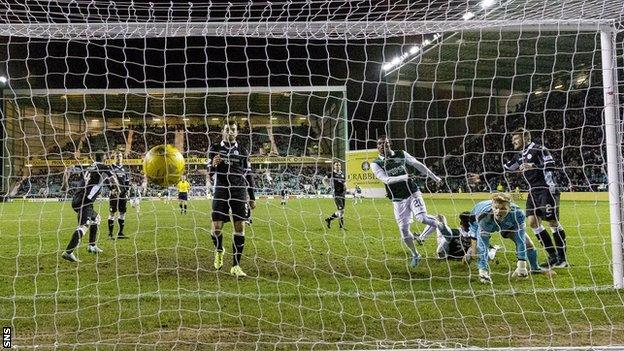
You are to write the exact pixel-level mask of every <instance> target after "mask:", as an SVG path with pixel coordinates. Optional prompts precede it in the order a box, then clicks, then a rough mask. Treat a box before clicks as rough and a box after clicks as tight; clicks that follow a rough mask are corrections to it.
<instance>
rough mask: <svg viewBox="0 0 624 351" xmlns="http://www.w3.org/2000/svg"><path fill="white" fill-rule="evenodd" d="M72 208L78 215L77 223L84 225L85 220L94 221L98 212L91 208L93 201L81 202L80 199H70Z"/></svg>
mask: <svg viewBox="0 0 624 351" xmlns="http://www.w3.org/2000/svg"><path fill="white" fill-rule="evenodd" d="M79 200H80V199H79ZM72 209H74V212H76V214H77V215H78V225H86V224H87V221H92V222H95V221H96V219H97V216H98V214H97V212H95V210H94V209H93V203H86V204H82V203H81V201H72Z"/></svg>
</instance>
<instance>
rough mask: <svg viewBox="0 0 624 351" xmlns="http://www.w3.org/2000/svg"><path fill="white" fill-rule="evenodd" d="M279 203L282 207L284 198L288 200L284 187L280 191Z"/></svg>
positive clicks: (284, 204) (284, 201)
mask: <svg viewBox="0 0 624 351" xmlns="http://www.w3.org/2000/svg"><path fill="white" fill-rule="evenodd" d="M280 198H281V200H282V201H281V205H282V207H284V206H286V200H288V190H286V188H282V190H281V191H280Z"/></svg>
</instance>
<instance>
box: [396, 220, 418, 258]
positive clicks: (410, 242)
mask: <svg viewBox="0 0 624 351" xmlns="http://www.w3.org/2000/svg"><path fill="white" fill-rule="evenodd" d="M399 231H400V232H401V238H402V239H403V242H404V243H405V245H406V246H407V248H408V249H409V250H410V251H411V252H412V256H418V250H416V246H415V245H414V236H413V235H412V233H410V230H409V224H407V225H401V226H399Z"/></svg>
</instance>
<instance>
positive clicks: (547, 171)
mask: <svg viewBox="0 0 624 351" xmlns="http://www.w3.org/2000/svg"><path fill="white" fill-rule="evenodd" d="M511 142H512V144H513V147H514V149H515V150H518V151H520V150H521V152H518V153H517V154H516V155H515V156H514V157H513V159H512V160H510V161H509V162H507V163H506V164H505V165H504V169H505V170H506V171H511V172H514V171H519V172H522V173H523V176H524V179H525V180H526V182H527V183H528V185H529V195H528V196H527V201H526V212H527V223H528V224H529V226H530V227H531V229H532V230H533V233H535V236H537V239H538V240H539V242H540V243H541V244H542V246H544V249H545V250H546V252H547V253H548V261H547V262H546V263H545V264H544V266H545V267H553V268H565V267H568V262H567V258H566V235H565V231H564V229H563V226H562V225H561V223H559V196H560V193H559V191H558V190H557V184H556V183H555V179H554V170H555V167H554V166H555V161H554V160H553V157H552V156H551V155H550V152H549V151H548V150H547V149H546V148H545V147H543V146H541V145H539V144H537V143H535V142H531V133H530V132H529V131H528V130H526V129H518V130H516V131H514V132H513V134H512V138H511ZM468 180H469V181H470V182H472V183H477V182H479V181H480V177H479V176H478V175H475V174H469V175H468ZM542 219H543V220H546V221H548V224H549V226H550V228H551V231H552V233H553V238H554V239H555V245H553V241H552V239H551V237H550V235H549V234H548V232H547V231H546V229H545V228H544V227H543V226H542V225H541V220H542Z"/></svg>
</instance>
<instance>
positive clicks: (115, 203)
mask: <svg viewBox="0 0 624 351" xmlns="http://www.w3.org/2000/svg"><path fill="white" fill-rule="evenodd" d="M111 170H112V172H113V174H114V175H115V177H116V178H117V183H118V184H119V191H115V190H114V189H113V190H111V195H110V201H109V205H110V207H109V212H110V213H109V214H108V238H109V239H115V238H114V237H113V229H114V228H115V217H116V214H117V211H119V217H117V222H118V223H119V232H118V233H117V239H126V238H127V236H125V235H124V232H123V230H124V224H125V222H126V210H127V202H128V190H129V189H130V174H129V173H128V172H127V171H126V170H125V169H124V166H123V153H121V151H118V152H116V153H115V163H114V164H113V165H112V167H111Z"/></svg>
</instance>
